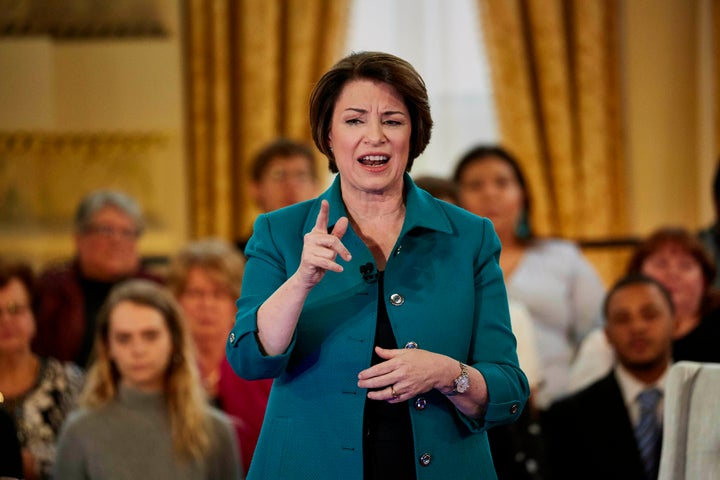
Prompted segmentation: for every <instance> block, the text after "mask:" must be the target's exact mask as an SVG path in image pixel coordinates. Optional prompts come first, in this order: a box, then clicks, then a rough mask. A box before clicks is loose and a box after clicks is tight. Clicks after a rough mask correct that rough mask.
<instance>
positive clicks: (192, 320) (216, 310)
mask: <svg viewBox="0 0 720 480" xmlns="http://www.w3.org/2000/svg"><path fill="white" fill-rule="evenodd" d="M244 269H245V259H244V257H243V256H242V255H241V254H240V253H239V252H238V251H237V250H236V249H235V248H233V247H232V246H231V245H230V244H228V243H226V242H224V241H221V240H214V239H208V240H201V241H197V242H193V243H191V244H189V245H187V246H186V247H185V248H183V249H182V250H181V251H180V252H179V253H178V254H177V255H176V256H175V258H174V259H173V261H172V262H171V266H170V270H169V273H168V286H169V287H170V288H171V290H172V291H173V293H174V294H175V296H176V298H177V299H178V301H179V302H180V305H181V306H182V308H183V310H184V311H185V318H186V320H187V322H188V329H189V331H190V335H191V337H192V340H193V341H194V343H195V348H196V352H197V354H198V365H199V367H200V374H201V376H202V381H203V385H204V386H205V390H206V391H207V392H208V395H209V396H210V398H211V399H212V400H213V402H214V403H215V404H216V406H218V407H219V408H221V409H222V410H224V411H225V412H226V413H228V414H230V415H231V416H232V417H233V419H234V420H235V422H236V427H237V433H238V438H239V440H240V451H241V452H242V458H243V464H244V467H245V469H246V471H247V469H248V468H249V467H250V460H251V459H252V455H253V452H254V451H255V445H256V444H257V440H258V436H259V435H260V428H261V427H262V422H263V417H264V415H265V407H266V406H267V400H268V396H269V394H270V387H271V386H272V381H271V380H256V381H248V380H244V379H242V378H240V377H238V376H237V375H235V373H234V372H233V371H232V368H231V367H230V365H229V364H228V362H227V360H226V358H225V343H226V341H227V336H228V334H229V333H230V329H231V328H232V325H233V324H234V322H235V311H236V308H235V299H236V298H237V297H238V296H239V294H240V287H241V285H242V277H243V272H244Z"/></svg>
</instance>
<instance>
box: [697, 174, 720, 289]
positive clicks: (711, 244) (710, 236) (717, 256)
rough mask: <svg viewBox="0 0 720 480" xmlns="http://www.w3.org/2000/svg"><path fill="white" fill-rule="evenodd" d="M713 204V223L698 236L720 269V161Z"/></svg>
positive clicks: (719, 282)
mask: <svg viewBox="0 0 720 480" xmlns="http://www.w3.org/2000/svg"><path fill="white" fill-rule="evenodd" d="M713 205H714V207H715V220H714V221H713V223H712V225H709V226H707V227H706V228H704V229H702V230H700V232H698V237H699V238H700V241H701V242H702V244H703V246H704V247H705V251H707V252H708V254H709V255H710V258H711V259H712V261H713V263H714V264H715V269H716V270H718V269H720V161H719V162H718V165H717V167H716V170H715V177H714V178H713ZM713 286H714V287H715V288H720V275H717V276H716V277H715V281H714V282H713Z"/></svg>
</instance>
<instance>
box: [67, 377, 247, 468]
mask: <svg viewBox="0 0 720 480" xmlns="http://www.w3.org/2000/svg"><path fill="white" fill-rule="evenodd" d="M208 417H209V419H210V422H211V425H212V427H211V442H212V447H211V449H210V452H209V454H208V455H207V457H206V458H205V459H204V461H201V462H188V461H181V460H178V458H177V457H176V456H175V454H174V452H173V447H172V437H171V434H170V422H169V419H168V416H167V412H166V409H165V406H164V403H163V398H162V395H161V394H148V393H142V392H139V391H136V390H131V389H129V388H121V390H120V393H119V395H118V399H117V400H116V401H113V402H111V403H110V404H108V405H107V406H105V407H103V408H100V409H81V410H78V411H76V412H74V413H73V414H71V416H70V417H69V418H68V420H67V422H66V423H65V425H64V426H63V429H62V432H61V434H60V440H59V444H58V455H57V459H56V462H55V476H54V478H55V479H56V480H81V479H87V480H135V479H140V478H152V479H158V480H161V479H168V480H170V479H172V480H205V479H207V480H224V479H228V480H235V479H240V478H242V474H241V470H240V463H239V460H238V448H237V443H236V439H235V432H234V430H233V428H232V426H231V424H230V422H229V421H228V420H227V418H226V417H225V416H224V415H223V414H222V413H220V412H219V411H217V410H215V409H212V408H210V407H208Z"/></svg>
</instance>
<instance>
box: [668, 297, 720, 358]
mask: <svg viewBox="0 0 720 480" xmlns="http://www.w3.org/2000/svg"><path fill="white" fill-rule="evenodd" d="M673 360H674V361H676V362H679V361H680V360H689V361H692V362H713V363H720V308H716V309H714V310H711V311H710V312H708V313H707V314H706V315H705V316H704V317H703V318H702V320H701V321H700V324H699V325H698V326H697V327H695V329H694V330H692V331H690V333H688V334H687V335H685V336H684V337H682V338H678V339H677V340H675V341H674V342H673Z"/></svg>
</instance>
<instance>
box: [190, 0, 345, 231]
mask: <svg viewBox="0 0 720 480" xmlns="http://www.w3.org/2000/svg"><path fill="white" fill-rule="evenodd" d="M349 6H350V0H264V1H258V0H237V1H236V0H188V1H187V2H185V8H186V11H185V17H186V38H187V46H186V56H187V58H186V64H187V76H188V82H187V86H188V89H187V91H188V102H187V103H188V118H189V122H188V137H189V143H190V144H189V152H190V155H189V157H190V169H189V171H190V191H191V202H192V205H191V206H190V211H191V215H192V221H191V225H192V235H193V236H194V237H196V238H198V237H204V236H216V237H221V238H225V239H228V240H234V239H237V238H240V237H242V236H245V235H247V233H249V231H250V229H251V227H252V222H253V220H254V217H255V215H256V214H257V211H256V210H255V207H254V205H252V202H251V200H250V199H249V197H248V189H247V188H246V185H247V181H248V175H249V172H248V164H249V162H250V161H251V160H252V156H253V155H254V153H255V152H256V151H257V150H258V149H259V148H260V147H261V146H262V145H263V144H264V143H266V142H268V141H270V140H272V139H273V138H275V137H277V136H280V135H282V136H286V137H290V138H293V139H296V140H301V141H307V142H311V137H310V129H309V121H308V100H309V97H310V91H311V90H312V87H313V85H314V83H315V82H316V81H317V80H318V78H319V77H320V75H322V73H323V72H324V71H325V70H327V69H328V68H329V67H330V66H331V65H332V64H333V63H334V62H336V61H337V60H338V59H339V58H340V56H341V55H342V52H343V49H344V44H345V37H346V30H347V23H348V17H349V12H350V8H349ZM319 161H321V162H322V168H323V170H321V171H324V169H325V166H326V164H325V161H324V159H323V160H320V159H319Z"/></svg>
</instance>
